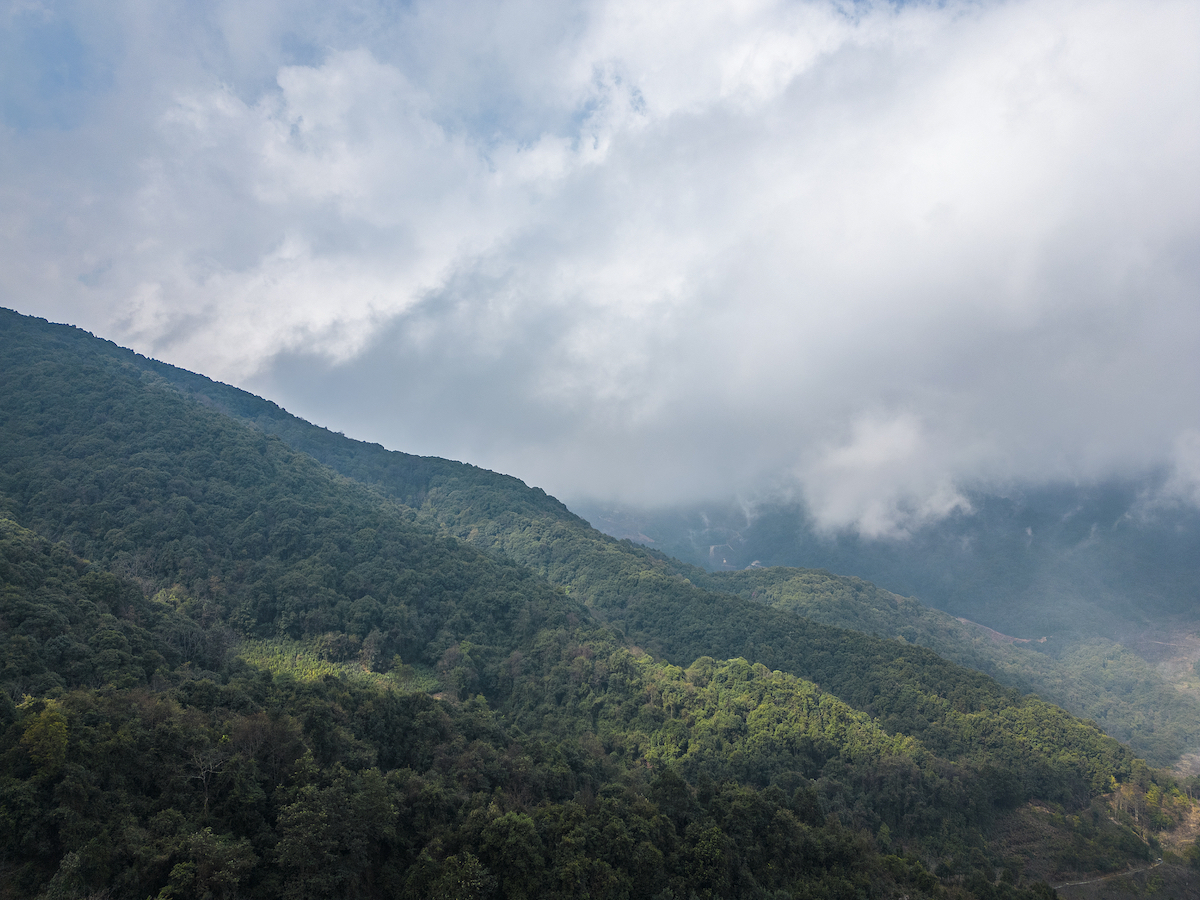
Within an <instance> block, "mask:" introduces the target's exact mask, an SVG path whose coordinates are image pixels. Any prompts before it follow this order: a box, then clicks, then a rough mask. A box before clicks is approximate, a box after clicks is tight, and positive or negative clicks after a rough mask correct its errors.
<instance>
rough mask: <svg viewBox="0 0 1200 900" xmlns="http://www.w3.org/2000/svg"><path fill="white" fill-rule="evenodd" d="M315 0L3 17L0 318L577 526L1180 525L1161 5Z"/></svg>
mask: <svg viewBox="0 0 1200 900" xmlns="http://www.w3.org/2000/svg"><path fill="white" fill-rule="evenodd" d="M331 6H334V5H333V4H324V3H312V4H306V3H303V2H297V3H277V4H272V3H270V2H260V3H255V4H244V3H219V2H217V3H196V4H188V3H175V4H169V3H162V4H143V3H134V2H128V3H123V4H122V3H118V2H104V3H95V4H89V3H86V2H82V3H74V4H72V3H61V4H51V3H45V4H42V3H36V2H16V3H10V4H9V5H8V6H7V7H6V8H5V9H4V11H3V13H2V14H0V113H2V116H3V127H2V131H0V162H2V166H3V168H2V169H0V172H2V175H0V237H2V240H0V302H2V303H3V305H6V306H10V307H13V308H15V309H17V310H19V311H21V312H25V313H31V314H37V315H42V316H46V317H47V318H50V319H52V320H55V321H67V322H71V323H73V324H78V325H81V326H83V327H85V328H88V329H89V330H92V331H94V332H96V333H97V334H99V335H102V336H104V337H108V338H111V339H113V340H115V341H117V342H118V343H120V344H123V345H126V346H131V347H133V348H135V349H137V350H139V351H140V352H143V353H146V354H148V355H152V356H155V357H157V358H160V359H164V360H167V361H169V362H172V363H175V364H177V365H182V366H185V367H187V368H190V369H193V370H197V371H200V372H203V373H205V374H207V375H210V376H212V377H215V378H218V379H220V380H224V381H229V382H233V383H236V384H239V385H241V386H244V387H247V388H249V389H251V390H255V391H256V392H258V393H262V394H265V395H267V396H269V397H271V398H272V399H275V400H277V401H278V402H280V403H281V404H283V405H284V406H286V407H287V408H289V409H291V410H292V411H293V412H296V413H298V414H300V415H303V416H305V417H306V418H310V419H312V420H314V421H316V422H318V423H320V424H324V425H328V426H329V427H332V428H335V429H339V430H343V431H345V432H346V433H348V434H350V435H352V436H355V437H362V438H366V439H371V440H377V441H379V442H381V443H383V444H385V445H387V446H389V447H393V448H395V449H403V450H408V451H410V452H418V453H427V454H436V455H440V456H450V457H454V458H460V459H465V460H467V461H470V462H474V463H477V464H480V465H484V466H487V467H489V468H494V469H498V470H502V471H506V472H510V473H512V474H515V475H518V476H519V477H521V478H523V479H525V480H526V481H528V482H530V483H533V484H538V485H541V486H543V487H545V488H546V489H547V490H549V491H551V492H552V493H556V494H558V495H560V496H565V497H568V498H569V497H572V496H574V497H581V496H584V495H590V496H613V497H620V498H623V499H625V500H631V501H642V502H665V501H672V500H682V499H697V498H700V497H704V496H715V495H720V494H724V493H727V492H731V491H747V490H755V489H762V488H763V486H764V485H768V486H771V485H773V486H795V485H799V486H800V487H801V488H802V489H803V490H804V491H805V493H806V495H807V496H808V498H809V500H810V502H811V504H812V505H813V507H814V509H815V511H816V512H817V514H818V515H819V517H820V518H821V520H822V521H823V522H825V523H826V524H831V525H843V524H848V523H856V524H857V525H858V526H859V527H860V528H862V529H863V530H864V531H866V532H868V533H891V532H895V531H897V530H902V529H903V528H904V527H906V526H907V525H911V524H914V523H917V522H920V521H922V520H925V519H928V518H931V517H936V516H938V515H941V514H944V513H946V512H948V511H950V510H953V509H955V508H959V507H961V506H962V504H963V503H964V502H965V501H963V500H962V499H961V496H960V493H959V491H960V490H961V489H962V488H963V487H964V486H966V485H977V484H981V483H989V482H994V481H1011V480H1024V479H1033V480H1040V479H1047V478H1084V479H1086V478H1093V477H1103V476H1105V475H1109V474H1116V473H1124V474H1128V473H1130V472H1136V471H1141V470H1145V469H1149V468H1154V467H1159V468H1160V469H1161V470H1162V471H1163V472H1165V473H1166V474H1167V482H1166V483H1167V485H1168V487H1169V489H1170V490H1171V491H1173V492H1174V493H1175V494H1176V495H1178V496H1179V497H1182V498H1185V499H1189V500H1191V501H1193V502H1195V501H1197V500H1200V449H1198V448H1200V112H1198V111H1200V53H1197V52H1196V48H1197V46H1200V4H1198V3H1196V2H1195V0H1161V2H1158V0H1150V2H1148V0H1130V2H1105V0H1078V2H1076V0H1036V2H1020V0H1014V2H988V0H979V2H954V0H946V2H941V3H921V2H914V3H905V4H889V3H872V2H824V0H812V2H769V0H763V2H754V0H750V2H739V3H733V2H731V3H725V4H720V3H708V4H703V3H701V4H697V3H695V2H688V3H682V2H681V3H672V2H660V3H653V4H648V3H645V2H629V3H623V2H594V3H578V4H553V3H547V2H538V3H528V2H497V0H487V2H480V3H470V2H450V0H439V2H430V3H427V2H415V3H412V4H410V5H409V6H407V7H406V8H404V9H393V4H374V3H371V2H365V0H364V2H361V3H356V4H354V3H347V4H338V5H336V6H337V10H331V9H330V7H331ZM251 7H252V8H251Z"/></svg>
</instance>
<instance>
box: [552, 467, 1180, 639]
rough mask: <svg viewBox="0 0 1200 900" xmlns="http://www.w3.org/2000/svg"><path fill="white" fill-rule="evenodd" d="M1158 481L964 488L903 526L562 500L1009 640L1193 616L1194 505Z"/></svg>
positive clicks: (687, 553)
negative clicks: (888, 528)
mask: <svg viewBox="0 0 1200 900" xmlns="http://www.w3.org/2000/svg"><path fill="white" fill-rule="evenodd" d="M1163 482H1164V477H1163V476H1162V475H1159V476H1157V477H1145V478H1141V479H1138V480H1133V479H1109V480H1105V481H1099V482H1092V483H1082V484H1080V483H1071V484H1066V483H1058V484H1053V483H1052V484H1032V485H1028V486H1025V487H1022V488H1013V489H1010V490H1008V491H1006V492H1005V493H1003V494H999V493H985V492H982V491H978V492H963V494H962V496H963V498H964V501H965V502H964V504H963V507H962V508H959V509H956V510H954V511H953V512H950V513H949V514H947V515H946V516H944V517H940V518H938V519H937V520H936V521H932V522H928V523H926V524H923V525H921V526H919V527H913V528H911V529H910V530H908V531H907V532H905V533H904V534H903V535H898V536H877V537H871V536H868V535H864V534H862V533H861V532H860V531H858V530H857V529H854V528H842V529H837V530H834V529H829V528H826V527H823V526H822V524H821V523H820V522H819V520H818V519H817V518H816V517H815V516H814V515H813V513H812V512H811V510H810V508H809V507H808V506H807V505H806V504H805V503H804V502H803V501H802V500H796V499H783V500H771V499H764V500H756V501H753V502H727V503H722V504H707V505H694V506H680V507H675V508H660V509H639V508H637V507H622V506H617V505H612V504H608V505H605V504H600V503H594V502H593V503H589V502H586V501H582V502H573V503H572V508H573V509H575V510H576V511H577V512H579V513H580V515H582V516H583V517H584V518H586V519H587V520H588V521H590V522H591V523H592V524H593V525H595V526H596V527H597V528H600V529H601V530H603V531H605V532H607V533H609V534H612V535H615V536H617V537H629V538H631V539H633V540H635V541H639V542H641V543H645V544H647V546H651V547H655V548H657V549H660V550H662V551H664V552H666V553H670V554H672V555H674V556H677V557H679V558H680V559H684V560H687V561H689V562H692V563H694V564H695V565H699V566H703V567H704V568H706V569H709V570H710V571H722V570H729V569H743V568H747V567H749V566H755V565H761V566H777V565H784V566H802V567H810V568H823V569H828V570H830V571H834V572H839V573H843V574H847V575H856V576H859V577H861V578H864V579H866V580H869V581H873V582H875V583H877V584H879V585H882V586H885V587H887V588H888V589H889V590H892V591H896V592H898V593H900V594H903V595H905V596H915V597H918V598H920V599H921V600H922V601H923V602H925V603H927V604H929V605H931V606H934V607H937V608H938V609H942V610H946V611H947V612H950V613H952V614H953V615H956V616H962V617H965V618H969V619H972V620H974V621H977V622H980V623H983V624H985V625H989V626H991V627H993V628H995V629H997V630H999V631H1003V632H1006V633H1009V634H1012V635H1015V636H1018V637H1022V638H1029V637H1033V638H1037V637H1041V636H1044V635H1048V634H1054V635H1104V636H1106V637H1109V638H1112V639H1114V640H1121V639H1122V638H1123V637H1128V636H1132V635H1133V634H1135V633H1144V632H1148V631H1154V630H1155V629H1156V628H1158V629H1161V630H1162V631H1164V632H1166V631H1169V630H1171V628H1172V626H1173V625H1174V624H1175V623H1176V622H1195V621H1197V619H1198V618H1200V613H1198V610H1200V510H1197V508H1196V507H1195V506H1193V505H1192V504H1191V503H1187V502H1177V501H1176V502H1167V501H1165V500H1164V499H1163V492H1162V485H1163Z"/></svg>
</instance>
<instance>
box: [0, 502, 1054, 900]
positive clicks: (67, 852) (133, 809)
mask: <svg viewBox="0 0 1200 900" xmlns="http://www.w3.org/2000/svg"><path fill="white" fill-rule="evenodd" d="M0 559H2V564H3V568H2V569H0V571H2V572H3V573H4V575H5V597H6V600H8V601H10V602H7V603H6V605H5V608H4V616H5V622H6V625H7V627H8V628H9V629H11V631H10V633H11V634H13V635H28V636H31V638H32V640H31V643H33V644H34V645H36V646H35V647H34V651H35V652H33V653H32V654H31V656H32V657H33V658H37V659H38V660H40V661H42V662H43V663H46V662H48V663H49V665H45V664H43V665H42V666H41V667H38V669H37V673H36V674H37V675H38V676H39V677H41V678H42V679H43V680H42V682H40V684H42V685H44V686H47V692H46V693H47V694H48V696H43V697H41V698H35V697H32V696H29V695H25V696H24V699H23V700H22V701H21V702H20V703H19V704H15V705H14V704H12V703H11V702H9V703H8V705H7V706H6V707H5V708H4V711H3V715H2V719H0V726H3V730H2V732H0V758H3V760H4V766H3V771H4V773H5V774H4V775H3V776H0V836H2V837H0V840H2V841H3V848H4V856H3V859H2V862H0V866H2V867H3V868H2V869H0V874H2V875H3V880H4V882H5V883H6V884H8V885H10V886H11V893H12V895H13V896H33V895H35V894H37V893H38V892H39V890H42V889H45V890H47V891H48V892H49V894H50V895H53V896H77V895H78V896H85V895H87V894H89V893H90V892H93V891H95V890H97V889H99V888H101V887H104V888H107V889H108V890H110V891H111V892H112V893H113V894H114V895H115V896H129V897H135V896H136V897H142V896H147V895H150V896H153V895H154V894H155V893H156V892H157V894H158V896H160V897H192V896H196V897H200V896H234V895H238V894H245V895H252V896H258V895H263V896H281V895H282V896H294V897H308V896H312V897H328V896H394V895H399V896H412V897H425V896H431V895H438V893H439V892H446V891H451V890H452V889H453V890H460V891H465V893H461V894H459V895H460V896H481V897H482V896H500V897H520V896H535V895H536V896H563V897H568V896H570V897H577V896H599V897H630V896H646V895H661V896H663V897H669V896H734V897H762V896H770V895H771V894H772V893H773V892H778V891H781V890H782V891H784V892H785V894H786V895H788V896H802V897H824V896H857V895H861V894H863V893H864V892H865V893H866V894H868V895H874V896H889V895H893V894H897V895H898V894H899V893H901V892H902V893H906V894H909V895H910V896H938V895H940V894H941V893H942V890H943V888H942V887H941V885H940V883H939V882H938V880H937V879H935V878H934V877H933V876H932V875H931V874H930V872H929V871H928V870H927V869H926V867H925V866H924V865H923V864H922V863H921V862H920V861H919V860H918V858H916V857H913V856H908V855H905V853H906V848H907V850H912V849H919V848H920V847H921V845H922V842H921V841H920V836H921V835H922V834H926V835H930V836H933V835H937V834H938V833H939V832H941V831H945V822H944V817H945V816H946V815H947V814H948V813H951V814H955V815H957V816H959V818H960V823H961V824H965V823H967V822H968V821H969V820H970V819H971V817H972V815H973V814H974V812H975V811H974V810H973V808H972V806H971V804H972V803H984V804H986V802H987V799H986V796H985V793H986V792H982V791H980V790H978V788H977V783H976V782H975V781H974V780H973V779H971V778H969V777H965V776H967V775H969V774H970V773H967V772H963V771H954V770H953V767H947V766H945V764H943V763H940V762H938V761H937V760H936V758H934V757H933V756H932V754H929V753H928V752H926V751H924V750H923V748H921V747H920V746H919V744H918V743H917V742H915V741H914V740H912V739H911V738H901V737H894V736H889V735H887V734H885V733H884V732H883V731H881V730H880V729H879V728H878V726H877V725H876V724H875V723H873V722H872V721H871V720H870V719H869V718H868V717H866V716H864V715H863V714H861V713H858V712H856V711H854V710H851V709H850V708H848V707H846V706H845V705H844V704H842V703H840V701H837V700H836V699H834V698H833V697H831V696H830V695H828V694H822V693H821V692H819V691H818V690H817V689H816V688H815V687H814V686H813V685H811V684H809V683H805V682H802V681H800V680H798V679H796V678H794V677H792V676H786V675H783V674H781V673H771V672H768V671H767V670H766V669H765V668H763V667H762V666H752V665H751V664H749V663H747V662H745V661H744V660H732V661H729V662H726V663H721V664H718V663H716V662H714V661H713V660H711V659H702V660H699V661H698V662H697V663H696V664H695V665H693V666H692V667H691V668H690V669H688V670H687V671H686V672H685V671H683V670H679V669H677V668H675V667H672V666H668V665H665V664H662V663H656V662H655V661H653V660H652V659H650V658H649V657H648V656H646V655H645V654H643V653H639V652H631V651H630V650H628V649H626V648H624V647H623V646H621V645H620V643H619V642H618V641H616V640H615V638H613V637H612V636H611V635H607V634H606V633H605V632H603V630H599V631H597V630H595V629H594V628H592V629H589V628H587V627H583V628H575V629H573V630H570V629H568V628H566V627H558V628H555V629H543V630H542V631H541V632H539V634H538V636H537V638H536V639H535V640H533V641H531V642H529V644H528V645H527V646H526V648H525V650H526V652H525V653H523V654H521V653H514V654H513V656H512V657H510V658H509V659H508V660H507V661H506V663H507V664H506V666H505V667H504V668H505V673H504V675H503V676H502V677H501V678H500V679H498V681H499V683H500V687H499V688H498V689H497V690H495V691H494V699H495V701H496V702H498V703H499V705H500V709H499V714H498V713H497V712H496V711H493V708H492V707H491V706H490V704H489V701H488V700H487V699H485V697H484V696H482V695H478V694H477V695H475V696H474V697H473V698H470V699H467V700H465V701H464V702H462V703H461V704H458V703H447V702H444V701H443V702H439V701H437V700H434V699H432V698H431V697H430V696H429V695H428V694H426V693H424V692H418V693H404V692H402V691H400V690H397V689H395V688H394V687H393V688H389V687H388V686H387V684H386V683H381V682H369V681H360V682H356V681H353V680H347V679H344V678H337V677H333V676H329V675H326V676H324V677H321V678H314V679H310V680H304V679H299V680H298V679H295V678H293V677H290V676H289V675H286V674H285V675H282V676H278V677H276V676H273V675H272V673H271V672H270V671H267V670H264V669H259V668H255V667H252V666H247V665H246V664H245V663H244V662H243V661H242V660H241V659H240V658H239V656H238V654H236V653H229V654H227V656H226V659H225V661H224V662H223V663H222V664H221V666H220V669H221V671H220V672H213V671H205V670H203V669H199V668H197V667H196V666H195V665H193V664H191V663H190V662H186V663H185V662H180V658H181V654H180V652H179V650H178V649H177V648H174V647H172V646H171V644H170V640H171V639H172V637H173V636H174V635H176V634H177V633H178V632H179V625H180V621H181V620H186V619H188V618H189V617H187V616H186V614H185V613H182V612H180V611H179V609H186V608H187V607H188V604H187V603H186V602H182V603H180V602H178V597H176V598H175V599H174V600H171V599H168V598H162V597H159V598H158V599H152V600H145V599H144V598H142V597H141V594H140V590H139V589H138V588H137V585H136V584H134V583H132V582H130V581H128V580H121V579H118V578H116V577H115V576H112V575H111V574H108V575H106V576H105V577H104V578H98V577H96V571H95V567H94V566H91V565H89V564H88V563H86V562H85V561H83V560H80V559H78V558H74V557H71V556H70V555H69V554H68V553H66V551H65V550H64V549H63V548H62V547H61V545H58V546H54V545H50V544H49V542H47V541H45V540H44V539H41V538H39V537H37V536H36V535H34V534H32V533H31V532H29V531H27V530H24V529H21V528H20V527H18V526H16V525H15V524H13V523H11V522H5V523H4V540H3V542H0ZM13 573H18V574H17V576H16V577H14V574H13ZM100 582H103V583H106V584H107V585H108V587H109V588H110V589H109V590H106V591H98V590H97V589H96V585H97V584H98V583H100ZM42 601H45V602H42ZM177 606H178V609H177V608H176V607H177ZM159 607H161V609H160V608H159ZM48 610H53V611H54V612H56V613H57V614H58V615H60V616H62V617H63V620H64V621H66V622H68V623H73V622H86V621H88V617H89V616H90V617H91V618H92V620H93V621H100V622H104V623H107V624H108V625H109V630H110V631H111V632H112V633H115V634H122V633H124V634H130V635H136V636H138V638H139V641H140V644H141V645H142V646H143V648H144V649H143V650H142V652H141V653H139V654H130V655H129V656H128V657H127V658H126V659H125V660H124V662H125V665H124V666H119V667H112V668H110V669H107V670H103V671H102V670H101V669H99V668H98V667H97V668H93V669H89V670H86V671H81V670H79V669H78V666H77V664H76V663H75V661H74V660H72V659H71V658H70V657H67V656H58V657H55V656H53V655H52V654H51V653H50V651H49V649H48V645H52V644H53V642H54V638H53V637H51V638H49V639H47V640H41V641H39V640H38V636H39V635H38V631H37V628H38V627H39V626H40V625H41V623H43V622H44V621H45V618H46V613H47V611H48ZM143 626H145V627H143ZM197 627H198V626H197ZM7 655H8V654H6V656H7ZM152 666H153V667H154V668H153V671H151V667H152ZM8 673H9V674H10V675H14V674H15V675H16V677H18V678H22V679H25V680H24V681H23V682H22V683H28V679H27V676H25V674H24V673H14V670H11V669H10V670H8ZM81 682H82V683H81ZM5 687H6V688H8V691H6V692H5V694H4V697H5V698H6V699H7V698H8V697H9V695H10V692H11V691H12V689H13V687H14V685H13V684H12V683H11V682H10V683H7V684H6V685H5ZM952 774H953V775H955V776H957V777H951V775H952ZM946 792H949V793H950V795H951V796H949V797H947V796H944V794H945V793H946ZM922 818H923V819H924V821H918V820H919V819H922ZM889 823H890V830H889ZM955 830H956V831H962V828H961V827H960V828H959V829H955ZM890 833H894V834H895V835H896V837H895V838H891V837H889V836H888V835H889V834H890ZM880 834H882V835H884V837H883V838H882V844H881V840H880V838H879V837H877V835H880ZM939 849H940V851H941V852H942V854H943V855H946V854H949V856H950V858H954V856H955V854H957V855H958V856H959V857H961V858H964V859H965V858H967V857H968V856H969V853H970V850H971V849H974V850H975V851H976V852H977V853H978V852H981V851H983V850H986V845H985V844H983V843H982V842H981V841H975V844H974V846H973V847H968V846H967V845H966V844H965V843H963V841H962V840H959V841H957V842H955V843H954V844H953V845H952V846H945V847H940V848H939ZM980 858H981V859H983V864H982V867H981V868H979V871H980V872H986V876H987V877H986V883H987V885H988V886H989V888H990V886H991V885H992V881H993V880H994V878H995V873H996V872H997V871H998V870H999V868H998V867H999V866H1000V863H999V862H998V861H994V860H991V859H989V858H987V857H980ZM971 871H975V870H974V869H972V870H971ZM994 890H999V891H1000V893H999V896H1005V897H1017V896H1031V897H1032V896H1036V895H1037V894H1036V891H1034V892H1033V893H1029V892H1028V891H1021V890H1017V889H1016V888H1011V887H1004V888H1003V889H998V888H997V889H994ZM977 893H978V892H977ZM986 894H987V892H986V891H985V892H984V895H986ZM450 895H452V896H453V895H454V894H453V893H451V894H450Z"/></svg>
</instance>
